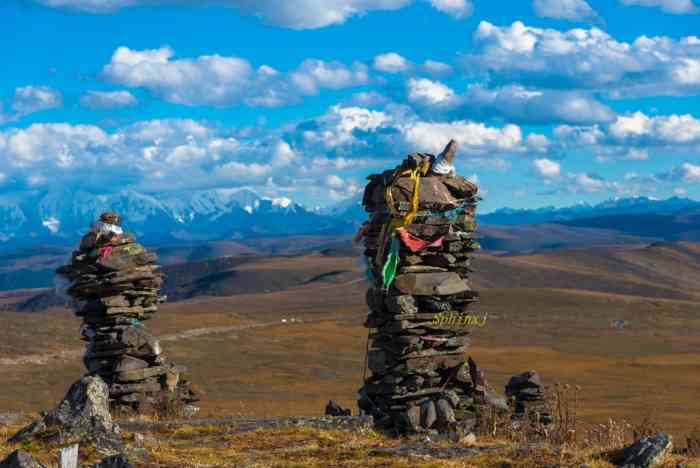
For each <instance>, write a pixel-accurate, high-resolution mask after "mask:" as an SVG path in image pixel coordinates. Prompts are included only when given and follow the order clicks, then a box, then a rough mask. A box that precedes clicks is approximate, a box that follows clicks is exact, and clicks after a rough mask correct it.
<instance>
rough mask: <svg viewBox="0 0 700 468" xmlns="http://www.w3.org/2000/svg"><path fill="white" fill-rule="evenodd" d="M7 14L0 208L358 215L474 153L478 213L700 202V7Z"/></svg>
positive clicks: (109, 7)
mask: <svg viewBox="0 0 700 468" xmlns="http://www.w3.org/2000/svg"><path fill="white" fill-rule="evenodd" d="M204 3H207V2H201V1H197V2H195V1H190V0H179V1H174V0H172V1H166V0H163V1H155V0H5V1H4V2H3V3H2V5H0V18H2V19H1V20H0V21H2V27H1V28H0V50H2V51H3V52H2V58H3V73H2V78H3V80H2V83H1V84H0V104H2V108H1V109H0V192H1V193H5V194H9V193H11V194H14V195H19V196H21V195H22V194H23V193H26V192H28V191H32V192H35V191H37V190H39V191H41V190H45V191H50V190H53V189H55V188H60V187H66V186H74V187H80V188H82V189H85V190H88V191H91V192H94V193H96V194H99V193H106V192H110V191H118V190H122V189H135V190H138V191H141V192H164V191H168V192H182V191H192V190H208V189H217V188H224V189H230V188H238V187H246V188H250V189H253V190H255V191H256V192H258V193H259V194H261V195H264V196H270V197H282V196H284V197H289V198H292V199H294V200H295V201H299V202H301V203H304V204H306V205H309V206H318V205H329V204H333V203H336V202H339V201H341V200H343V199H346V198H348V197H352V196H357V194H358V193H359V192H360V191H361V189H362V186H363V182H364V178H365V176H366V175H367V174H369V173H372V172H376V171H379V170H382V169H385V168H387V167H391V166H393V165H395V164H396V162H398V161H399V160H400V159H401V158H402V157H403V156H404V155H405V154H407V153H409V152H411V151H432V152H435V151H438V150H439V148H441V147H442V146H444V144H445V143H446V142H447V140H448V139H449V138H456V139H457V140H458V141H460V143H461V151H460V156H459V164H458V170H459V172H460V173H461V174H463V175H466V176H470V177H474V178H475V179H476V180H478V182H479V185H480V187H481V188H482V190H483V192H484V202H483V207H484V209H485V210H490V209H495V208H498V207H501V206H511V207H538V206H543V205H570V204H573V203H578V202H581V201H587V202H596V201H601V200H604V199H608V198H611V197H626V196H636V195H646V196H654V197H659V198H663V197H668V196H674V195H679V196H687V197H690V198H700V160H699V158H698V154H699V153H700V111H698V110H697V109H698V104H700V100H699V98H698V94H699V93H700V38H698V37H696V36H695V35H694V34H697V35H700V9H699V8H698V6H697V5H696V4H694V3H693V1H691V0H607V1H596V0H518V1H513V2H508V3H507V8H505V7H504V6H503V3H502V2H489V1H480V0H473V1H467V0H285V1H284V2H280V1H279V0H219V1H215V2H208V3H207V4H206V5H205V6H201V5H203V4H204Z"/></svg>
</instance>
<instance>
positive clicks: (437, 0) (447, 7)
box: [34, 0, 472, 29]
mask: <svg viewBox="0 0 700 468" xmlns="http://www.w3.org/2000/svg"><path fill="white" fill-rule="evenodd" d="M34 1H36V2H38V3H41V4H43V5H46V6H48V7H53V8H66V9H71V10H77V11H82V12H86V13H111V12H114V11H117V10H120V9H122V8H129V7H137V6H141V5H153V3H158V4H170V5H183V4H184V5H196V6H206V5H222V6H227V7H232V8H235V9H236V10H238V11H239V12H241V13H243V14H245V15H249V16H254V17H256V18H261V19H262V20H263V21H265V22H267V23H269V24H273V25H276V26H282V27H286V28H293V29H315V28H322V27H325V26H330V25H333V24H341V23H344V22H345V21H347V20H348V19H349V18H352V17H354V16H361V15H363V14H366V13H369V12H372V11H392V10H398V9H400V8H403V7H405V6H407V5H410V4H411V3H414V0H34ZM430 3H431V4H432V5H433V6H434V7H435V8H436V9H438V10H440V11H442V12H444V13H447V14H449V15H452V16H454V17H457V18H461V17H464V16H468V15H469V14H470V13H471V10H472V8H471V2H470V1H469V0H430Z"/></svg>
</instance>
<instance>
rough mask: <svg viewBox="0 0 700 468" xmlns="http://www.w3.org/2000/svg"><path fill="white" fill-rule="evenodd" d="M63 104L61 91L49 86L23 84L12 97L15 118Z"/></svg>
mask: <svg viewBox="0 0 700 468" xmlns="http://www.w3.org/2000/svg"><path fill="white" fill-rule="evenodd" d="M62 105H63V96H62V95H61V93H60V92H58V91H56V90H54V89H52V88H49V87H48V86H22V87H20V88H17V89H16V90H15V95H14V98H13V99H12V110H14V112H15V118H19V117H23V116H25V115H29V114H33V113H34V112H39V111H42V110H46V109H54V108H57V107H61V106H62Z"/></svg>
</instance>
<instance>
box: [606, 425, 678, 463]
mask: <svg viewBox="0 0 700 468" xmlns="http://www.w3.org/2000/svg"><path fill="white" fill-rule="evenodd" d="M671 450H673V441H672V439H671V436H670V435H668V434H664V433H661V434H658V435H655V436H653V437H643V438H641V439H640V440H638V441H637V442H635V443H634V444H632V445H630V446H629V447H627V448H625V449H624V450H623V451H622V453H621V455H620V457H619V460H617V466H619V467H620V468H651V467H654V466H658V465H659V464H660V463H661V462H662V461H663V459H664V458H665V457H666V455H668V454H669V453H671Z"/></svg>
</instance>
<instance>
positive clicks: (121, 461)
mask: <svg viewBox="0 0 700 468" xmlns="http://www.w3.org/2000/svg"><path fill="white" fill-rule="evenodd" d="M93 468H133V465H132V464H131V463H130V462H129V459H128V458H127V457H126V455H124V454H121V453H120V454H118V455H113V456H111V457H107V458H105V459H104V460H102V461H101V462H99V463H97V464H95V465H93Z"/></svg>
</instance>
